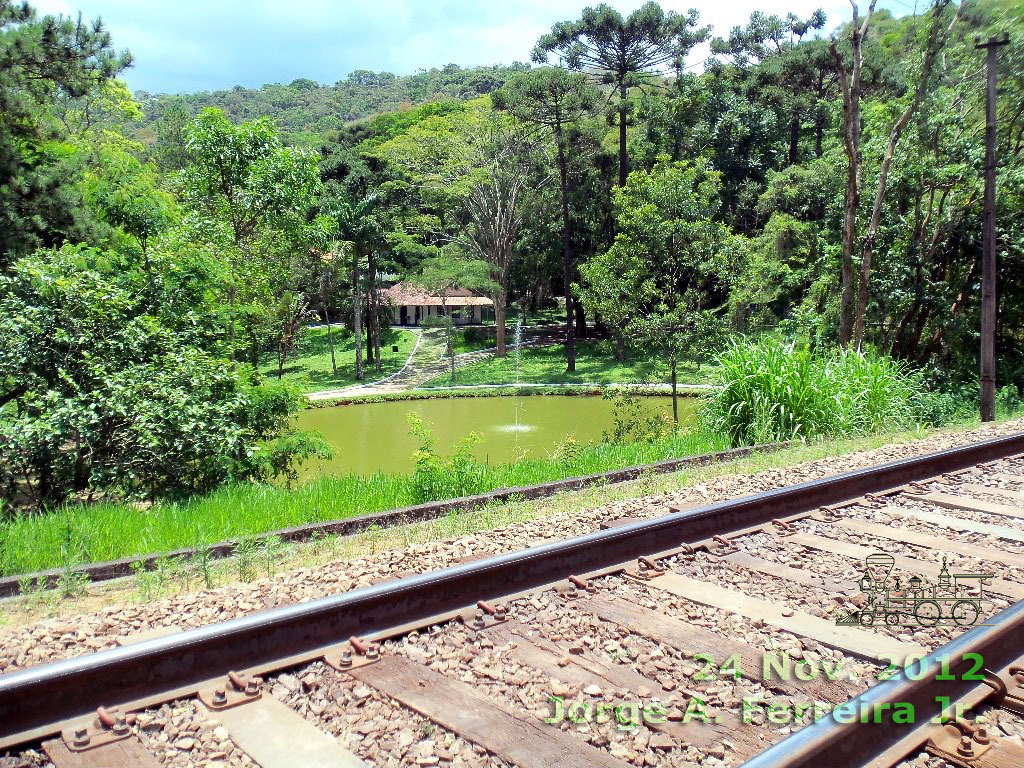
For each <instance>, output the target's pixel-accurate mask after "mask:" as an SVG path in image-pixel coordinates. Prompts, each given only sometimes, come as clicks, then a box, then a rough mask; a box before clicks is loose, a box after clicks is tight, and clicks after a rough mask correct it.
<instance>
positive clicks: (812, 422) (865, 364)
mask: <svg viewBox="0 0 1024 768" xmlns="http://www.w3.org/2000/svg"><path fill="white" fill-rule="evenodd" d="M718 364H719V369H718V371H717V376H718V381H717V383H718V384H719V385H720V386H719V388H717V389H716V390H714V391H713V392H711V393H710V394H709V395H708V396H707V397H706V400H705V403H704V406H703V409H702V411H701V415H700V424H701V427H702V428H703V429H705V430H706V431H710V432H719V433H722V434H725V435H728V437H729V439H730V441H731V442H732V444H733V445H746V444H751V443H763V442H772V441H776V440H791V439H794V438H810V437H819V436H831V435H842V436H849V435H861V434H866V433H869V432H872V431H875V430H878V429H881V428H883V427H885V428H887V429H897V428H901V427H907V426H911V425H914V424H921V423H927V422H931V423H934V422H933V421H932V419H933V418H934V417H935V416H939V417H943V418H944V417H946V416H947V415H948V414H949V411H950V410H951V409H952V405H951V403H950V402H948V401H945V400H942V399H941V398H940V397H939V396H937V395H934V394H924V393H925V392H926V390H925V386H924V376H923V374H922V373H921V372H919V371H915V370H912V369H910V368H909V367H908V366H907V365H905V364H903V363H900V362H897V361H895V360H892V359H891V358H888V357H884V356H881V355H876V354H873V353H863V352H855V351H850V350H830V351H826V352H812V351H810V350H809V349H807V348H805V347H796V346H794V345H792V344H789V345H787V344H784V343H782V342H780V341H778V340H775V339H762V340H760V341H758V342H754V343H751V342H737V343H734V344H733V345H732V346H730V347H729V349H727V350H726V351H725V352H724V353H723V354H721V355H720V356H719V358H718Z"/></svg>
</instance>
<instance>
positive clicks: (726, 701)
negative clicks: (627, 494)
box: [0, 434, 1024, 768]
mask: <svg viewBox="0 0 1024 768" xmlns="http://www.w3.org/2000/svg"><path fill="white" fill-rule="evenodd" d="M1022 452H1024V434H1017V435H1012V436H1010V437H1005V438H999V439H995V440H990V441H986V442H983V443H977V444H974V445H970V446H966V447H963V448H957V449H952V450H947V451H942V452H939V453H935V454H929V455H926V456H922V457H918V458H914V459H906V460H902V461H897V462H892V463H889V464H885V465H881V466H877V467H872V468H869V469H864V470H856V471H852V472H848V473H845V474H842V475H838V476H833V477H830V478H825V479H822V480H815V481H812V482H808V483H803V484H800V485H796V486H790V487H787V488H781V489H776V490H772V491H768V492H765V493H760V494H756V495H753V496H747V497H742V498H738V499H733V500H729V501H725V502H719V503H715V504H710V505H706V506H701V507H693V508H687V509H680V510H676V511H674V512H672V513H670V514H668V515H664V516H661V517H656V518H653V519H650V520H643V521H632V520H608V521H606V522H605V527H604V529H603V530H600V531H596V532H594V533H591V534H588V535H584V536H580V537H576V538H573V539H569V540H565V541H558V542H553V543H550V544H545V545H543V546H539V547H533V548H531V549H526V550H523V551H519V552H514V553H511V554H506V555H500V556H496V557H487V558H482V559H479V560H472V561H468V562H464V563H462V564H460V565H457V566H454V567H452V568H448V569H444V570H441V571H433V572H430V573H422V574H407V575H405V576H404V577H402V578H399V579H396V580H391V581H388V582H384V583H381V584H378V585H374V586H372V587H368V588H365V589H360V590H355V591H352V592H347V593H345V594H341V595H338V596H335V597H330V598H325V599H321V600H316V601H312V602H308V603H303V604H298V605H293V606H289V607H285V608H279V609H274V610H270V611H266V612H263V613H257V614H253V615H251V616H247V617H244V618H240V619H235V620H232V621H229V622H224V623H221V624H215V625H211V626H208V627H204V628H201V629H196V630H189V631H187V632H180V633H174V634H169V635H167V636H163V637H146V638H129V639H127V640H126V641H125V644H124V645H123V646H122V647H120V648H116V649H113V650H108V651H102V652H99V653H95V654H90V655H86V656H81V657H78V658H74V659H70V660H66V661H60V662H55V663H52V664H46V665H40V666H35V667H28V668H26V669H22V670H18V671H15V672H12V673H8V674H6V675H4V676H0V749H12V750H14V751H13V753H12V754H13V755H14V757H13V758H11V759H12V760H18V761H21V763H22V764H28V765H46V764H50V765H53V766H55V768H65V766H68V767H70V766H75V767H82V768H86V767H88V766H101V765H102V766H121V765H125V766H154V765H160V764H170V765H211V766H223V765H229V764H230V765H245V766H248V765H260V766H263V768H277V767H278V766H293V765H294V766H358V765H381V766H383V765H466V766H470V765H474V766H475V765H498V766H505V765H509V766H511V765H518V766H550V765H559V766H563V765H567V766H628V765H671V766H690V765H703V764H707V765H717V764H723V765H739V764H741V763H748V764H749V765H751V766H757V767H758V768H760V767H761V766H779V765H786V766H798V765H800V766H802V765H807V766H810V765H829V766H847V765H849V766H854V765H867V764H871V765H878V766H897V765H901V764H902V763H906V764H907V765H914V766H919V765H932V764H935V765H946V764H948V765H960V766H967V765H970V766H975V765H976V766H990V767H991V768H1010V767H1011V766H1020V765H1024V744H1022V743H1021V741H1020V734H1024V717H1022V714H1024V687H1022V686H1024V511H1022V504H1021V502H1022V501H1024V457H1022V456H1021V454H1022ZM883 554H884V557H879V555H883ZM865 571H867V574H865ZM915 577H916V578H917V579H918V581H913V579H914V578H915ZM865 579H867V580H865ZM897 580H899V583H897ZM346 638H347V639H346ZM979 717H980V720H979ZM815 720H817V722H815ZM2 760H3V758H0V765H3V763H2ZM11 764H12V765H16V764H19V763H15V762H12V763H11ZM5 768H6V767H5Z"/></svg>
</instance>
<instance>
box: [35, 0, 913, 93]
mask: <svg viewBox="0 0 1024 768" xmlns="http://www.w3.org/2000/svg"><path fill="white" fill-rule="evenodd" d="M909 1H910V0H883V1H882V3H880V5H886V6H888V7H891V8H893V9H894V10H895V11H897V12H900V13H904V12H906V10H905V3H907V2H909ZM642 2H643V0H612V1H611V4H612V5H613V6H615V7H616V8H618V9H619V10H620V11H622V12H623V13H628V12H630V11H632V10H634V9H635V8H637V7H639V6H640V5H641V4H642ZM892 3H898V4H897V5H892ZM586 4H588V3H587V0H518V2H516V1H515V0H490V1H489V2H483V3H481V2H476V1H474V0H374V2H370V3H367V2H353V1H352V0H338V1H334V2H332V1H331V0H293V1H292V2H288V3H282V2H280V0H248V1H246V0H212V1H211V0H202V1H201V2H200V1H199V0H177V2H166V1H161V2H139V0H36V2H34V5H35V6H36V7H37V8H38V9H39V10H40V11H41V12H44V13H64V14H66V15H70V14H75V13H77V11H78V10H79V9H81V11H82V12H83V13H84V14H85V15H86V16H87V17H89V18H93V17H95V16H102V17H103V19H104V21H105V22H106V24H107V27H108V28H109V29H110V31H111V32H112V34H113V37H114V44H115V46H116V47H117V48H119V49H121V48H126V47H127V48H129V49H130V50H131V51H132V53H134V54H135V61H136V63H135V67H134V68H133V69H132V70H130V71H129V72H127V73H126V74H125V79H126V80H127V82H128V84H129V85H130V86H132V87H133V88H136V89H141V90H150V91H178V90H197V89H216V88H230V87H231V86H233V85H236V84H240V85H246V86H259V85H261V84H263V83H265V82H290V81H291V80H293V79H295V78H297V77H309V78H312V79H314V80H318V81H321V82H327V83H333V82H334V81H336V80H339V79H342V78H343V77H345V76H346V75H347V74H348V73H349V72H351V71H352V70H355V69H372V70H378V71H379V70H389V71H392V72H395V73H396V74H407V73H411V72H415V71H417V70H418V69H420V68H427V69H429V68H430V67H439V66H444V65H445V64H448V63H456V64H461V65H472V64H495V63H503V64H509V63H511V62H513V61H517V60H518V61H528V60H529V57H530V50H531V49H532V48H533V45H534V43H535V42H536V40H537V37H538V36H539V35H540V34H542V33H543V32H545V31H547V30H548V29H550V27H551V25H552V24H554V23H555V22H558V21H562V20H565V19H573V18H577V17H578V16H579V14H580V11H581V10H582V8H583V7H584V6H585V5H586ZM662 6H663V7H664V8H665V9H666V10H675V11H685V10H687V9H688V8H689V7H691V6H693V7H696V8H697V9H698V10H699V11H700V13H701V19H702V23H704V24H711V25H713V27H714V33H715V34H716V35H727V34H728V32H729V29H730V28H731V27H732V26H735V25H737V24H743V23H744V22H745V21H746V20H747V19H748V18H749V16H750V14H751V12H752V11H755V10H762V11H765V12H767V13H777V14H780V15H784V14H785V13H787V12H790V11H792V12H794V13H796V14H798V15H801V16H807V15H809V14H810V13H811V12H813V11H814V10H816V9H817V8H819V7H821V8H822V9H823V10H824V11H825V13H826V14H827V16H828V19H829V27H832V26H834V25H836V24H838V23H840V22H841V21H843V20H845V19H847V18H849V16H850V6H849V4H848V3H846V2H841V1H840V0H825V1H824V2H821V3H819V2H813V0H786V2H785V3H784V2H782V0H770V2H767V3H766V2H764V0H760V1H759V0H728V1H727V2H715V1H714V0H664V2H662ZM705 55H706V49H701V50H698V51H695V53H694V58H692V59H691V61H694V60H698V61H699V60H700V59H702V58H703V57H704V56H705Z"/></svg>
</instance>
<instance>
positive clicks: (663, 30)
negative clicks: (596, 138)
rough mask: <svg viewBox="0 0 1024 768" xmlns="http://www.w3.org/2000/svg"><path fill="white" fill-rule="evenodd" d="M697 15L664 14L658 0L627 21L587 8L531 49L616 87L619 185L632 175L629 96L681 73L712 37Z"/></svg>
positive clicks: (606, 9)
mask: <svg viewBox="0 0 1024 768" xmlns="http://www.w3.org/2000/svg"><path fill="white" fill-rule="evenodd" d="M698 18H699V17H698V14H697V11H695V10H690V11H689V12H687V13H686V14H685V15H683V14H677V13H675V12H674V11H671V12H669V13H665V12H664V11H663V10H662V8H661V6H660V5H658V4H657V3H655V2H648V3H645V4H644V5H643V6H641V7H640V8H638V9H637V10H635V11H633V13H631V14H630V15H629V16H628V17H625V18H624V17H623V16H622V14H621V13H619V12H618V11H616V10H615V9H614V8H612V7H611V6H610V5H606V4H604V3H602V4H601V5H598V6H596V7H593V8H585V9H583V14H582V15H581V16H580V18H579V19H578V20H577V21H563V22H559V23H558V24H555V26H553V27H552V28H551V32H549V33H548V34H546V35H543V36H542V37H541V38H540V39H539V40H538V41H537V45H536V46H535V47H534V49H533V60H534V61H536V62H537V63H545V62H547V61H548V58H549V57H550V56H552V55H555V56H558V57H559V58H560V59H562V60H563V61H564V63H565V66H567V67H568V68H569V69H572V70H582V71H586V72H588V73H596V74H597V76H598V77H599V78H600V81H601V82H602V83H604V84H607V85H611V86H613V87H614V89H615V90H616V92H617V94H618V112H619V186H625V184H626V176H627V175H628V173H629V158H628V156H627V153H626V122H627V117H628V113H629V102H628V101H627V96H628V92H629V89H630V88H632V87H638V86H643V85H645V84H647V83H649V82H651V81H652V80H654V79H655V78H656V73H657V72H659V71H663V70H664V69H666V68H668V67H674V68H675V69H676V70H681V69H682V65H683V59H684V58H685V57H686V55H687V54H688V53H689V52H690V50H691V49H692V48H693V47H694V46H695V45H697V44H698V43H701V42H703V41H704V40H706V39H707V38H708V34H709V31H710V30H709V28H708V27H701V28H698V27H697V20H698Z"/></svg>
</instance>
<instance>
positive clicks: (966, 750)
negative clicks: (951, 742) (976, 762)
mask: <svg viewBox="0 0 1024 768" xmlns="http://www.w3.org/2000/svg"><path fill="white" fill-rule="evenodd" d="M956 751H957V754H959V755H963V756H964V757H971V756H972V755H973V754H974V742H973V741H971V737H970V736H962V737H961V738H960V744H959V746H957V748H956Z"/></svg>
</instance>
